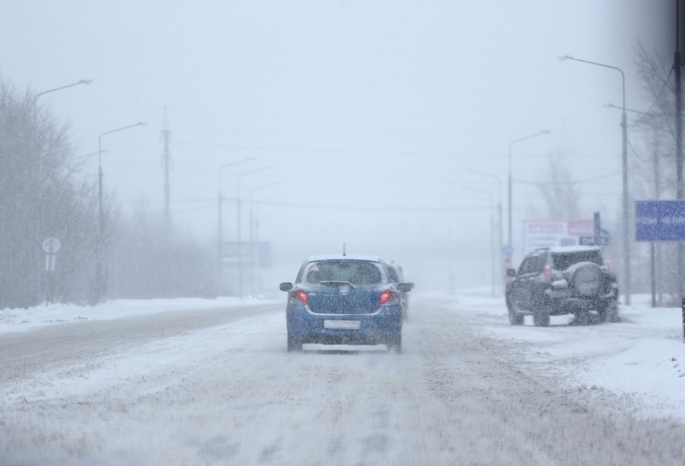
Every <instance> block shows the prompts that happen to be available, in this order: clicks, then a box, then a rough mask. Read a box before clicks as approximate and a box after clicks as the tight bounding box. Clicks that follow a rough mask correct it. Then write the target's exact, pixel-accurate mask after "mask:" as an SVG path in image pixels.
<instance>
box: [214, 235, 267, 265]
mask: <svg viewBox="0 0 685 466" xmlns="http://www.w3.org/2000/svg"><path fill="white" fill-rule="evenodd" d="M221 249H222V250H221V261H222V263H223V264H224V266H226V267H239V266H241V265H243V266H255V267H260V268H263V269H268V268H270V267H271V242H270V241H254V242H251V241H241V242H237V241H226V242H224V243H223V245H222V248H221Z"/></svg>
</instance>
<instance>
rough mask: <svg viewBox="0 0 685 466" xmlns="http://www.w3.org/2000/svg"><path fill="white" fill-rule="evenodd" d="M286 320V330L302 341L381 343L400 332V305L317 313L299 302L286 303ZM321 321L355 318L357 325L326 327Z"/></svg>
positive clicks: (349, 320)
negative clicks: (357, 311)
mask: <svg viewBox="0 0 685 466" xmlns="http://www.w3.org/2000/svg"><path fill="white" fill-rule="evenodd" d="M286 320H287V326H288V334H289V335H290V336H291V337H294V338H297V339H299V340H301V341H303V342H310V343H315V342H316V343H328V344H347V343H350V344H362V343H366V344H376V343H385V342H386V341H387V340H388V339H389V338H392V337H394V336H397V335H399V334H400V333H401V332H402V307H401V306H400V305H390V306H381V307H379V308H378V310H377V311H376V312H374V313H372V314H317V313H313V312H311V311H310V310H309V309H308V308H307V307H306V306H303V305H289V306H288V308H287V309H286ZM325 321H329V323H330V321H348V322H359V324H358V325H359V328H358V329H341V328H326V326H325ZM352 325H357V324H352Z"/></svg>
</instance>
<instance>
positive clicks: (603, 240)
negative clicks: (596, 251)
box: [578, 236, 609, 246]
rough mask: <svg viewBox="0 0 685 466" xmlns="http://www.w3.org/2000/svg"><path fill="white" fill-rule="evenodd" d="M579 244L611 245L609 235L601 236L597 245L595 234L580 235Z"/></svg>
mask: <svg viewBox="0 0 685 466" xmlns="http://www.w3.org/2000/svg"><path fill="white" fill-rule="evenodd" d="M578 244H579V245H581V246H609V237H608V236H600V237H599V244H598V245H595V237H594V236H579V237H578Z"/></svg>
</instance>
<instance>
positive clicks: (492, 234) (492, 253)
mask: <svg viewBox="0 0 685 466" xmlns="http://www.w3.org/2000/svg"><path fill="white" fill-rule="evenodd" d="M460 188H464V189H468V190H470V191H473V192H477V193H481V194H486V195H487V196H488V199H490V265H491V274H492V296H493V297H494V296H495V294H496V290H495V288H496V282H497V279H496V277H495V256H496V255H495V219H494V215H493V207H495V203H494V202H493V199H492V193H491V192H490V191H486V190H484V189H478V188H472V187H471V186H464V185H460Z"/></svg>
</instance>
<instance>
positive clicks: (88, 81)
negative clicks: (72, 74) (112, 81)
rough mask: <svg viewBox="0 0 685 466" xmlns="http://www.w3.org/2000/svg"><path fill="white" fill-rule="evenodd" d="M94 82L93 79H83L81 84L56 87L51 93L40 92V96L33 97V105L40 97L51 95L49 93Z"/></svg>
mask: <svg viewBox="0 0 685 466" xmlns="http://www.w3.org/2000/svg"><path fill="white" fill-rule="evenodd" d="M92 82H93V80H92V79H82V80H80V81H79V82H76V83H73V84H68V85H66V86H62V87H56V88H55V89H50V90H49V91H43V92H39V93H38V94H36V95H34V96H33V103H34V104H35V103H36V101H37V100H38V97H40V96H42V95H45V94H49V93H51V92H56V91H61V90H62V89H67V88H69V87H74V86H78V85H81V84H90V83H92Z"/></svg>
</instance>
